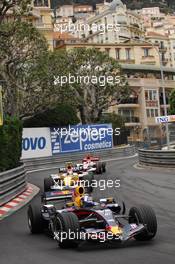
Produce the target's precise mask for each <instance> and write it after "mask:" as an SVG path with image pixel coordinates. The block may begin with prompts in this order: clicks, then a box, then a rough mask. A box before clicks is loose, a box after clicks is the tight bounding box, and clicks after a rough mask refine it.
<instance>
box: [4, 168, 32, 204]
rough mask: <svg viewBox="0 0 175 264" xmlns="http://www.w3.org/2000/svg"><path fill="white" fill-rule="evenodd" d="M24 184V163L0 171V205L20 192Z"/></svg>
mask: <svg viewBox="0 0 175 264" xmlns="http://www.w3.org/2000/svg"><path fill="white" fill-rule="evenodd" d="M26 186H27V179H26V170H25V168H24V165H22V166H20V167H18V168H15V169H12V170H8V171H5V172H2V173H0V206H1V205H3V204H5V203H7V202H8V201H9V200H11V199H13V198H14V197H16V196H17V195H19V194H20V193H22V192H23V191H24V190H25V189H26Z"/></svg>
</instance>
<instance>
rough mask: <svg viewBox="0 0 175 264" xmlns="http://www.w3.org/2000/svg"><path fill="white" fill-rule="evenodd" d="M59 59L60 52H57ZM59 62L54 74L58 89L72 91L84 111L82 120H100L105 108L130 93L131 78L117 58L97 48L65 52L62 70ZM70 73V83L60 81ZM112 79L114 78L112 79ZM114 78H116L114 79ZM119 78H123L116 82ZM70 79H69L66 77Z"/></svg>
mask: <svg viewBox="0 0 175 264" xmlns="http://www.w3.org/2000/svg"><path fill="white" fill-rule="evenodd" d="M55 56H56V58H57V60H59V53H56V54H55ZM58 65H59V64H57V65H55V68H54V69H52V73H53V74H54V76H56V79H57V80H58V81H57V82H56V85H55V86H56V88H57V89H59V88H60V86H62V89H63V91H68V92H69V95H71V98H72V99H73V100H74V103H76V106H77V109H78V111H79V112H80V116H81V121H82V123H95V122H98V121H99V119H100V117H101V115H102V113H103V111H104V110H106V109H108V107H109V106H110V105H111V104H112V103H114V100H115V103H119V102H120V100H122V99H123V98H127V97H128V96H129V88H128V85H127V81H126V79H125V78H124V76H123V74H122V70H121V68H120V66H119V64H118V63H117V61H116V60H114V59H112V58H110V57H109V55H108V54H107V53H105V52H100V51H98V50H96V49H85V48H81V49H73V50H71V51H68V52H67V53H66V52H65V56H64V60H62V70H61V72H60V70H59V67H58ZM52 67H53V66H52ZM63 75H64V76H66V77H67V80H68V79H69V77H70V76H72V79H69V83H68V82H66V81H65V83H64V84H60V79H61V76H63ZM108 78H110V80H113V81H108V80H109V79H108ZM111 78H112V79H111ZM115 78H117V79H118V80H119V83H118V82H115V80H116V79H115ZM65 80H66V78H65Z"/></svg>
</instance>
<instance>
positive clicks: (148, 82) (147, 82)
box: [127, 78, 175, 89]
mask: <svg viewBox="0 0 175 264" xmlns="http://www.w3.org/2000/svg"><path fill="white" fill-rule="evenodd" d="M127 80H128V83H129V85H130V86H131V87H144V86H145V87H152V88H159V87H160V88H161V87H162V81H161V80H160V79H148V78H128V79H127ZM165 88H170V89H174V88H175V81H173V80H165Z"/></svg>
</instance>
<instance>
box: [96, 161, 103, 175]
mask: <svg viewBox="0 0 175 264" xmlns="http://www.w3.org/2000/svg"><path fill="white" fill-rule="evenodd" d="M96 173H97V174H101V173H102V163H101V162H97V167H96Z"/></svg>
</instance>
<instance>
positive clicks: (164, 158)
mask: <svg viewBox="0 0 175 264" xmlns="http://www.w3.org/2000/svg"><path fill="white" fill-rule="evenodd" d="M138 154H139V163H140V164H141V165H145V166H154V167H160V166H161V167H165V168H170V167H171V168H172V167H175V151H174V150H145V149H139V150H138Z"/></svg>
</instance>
